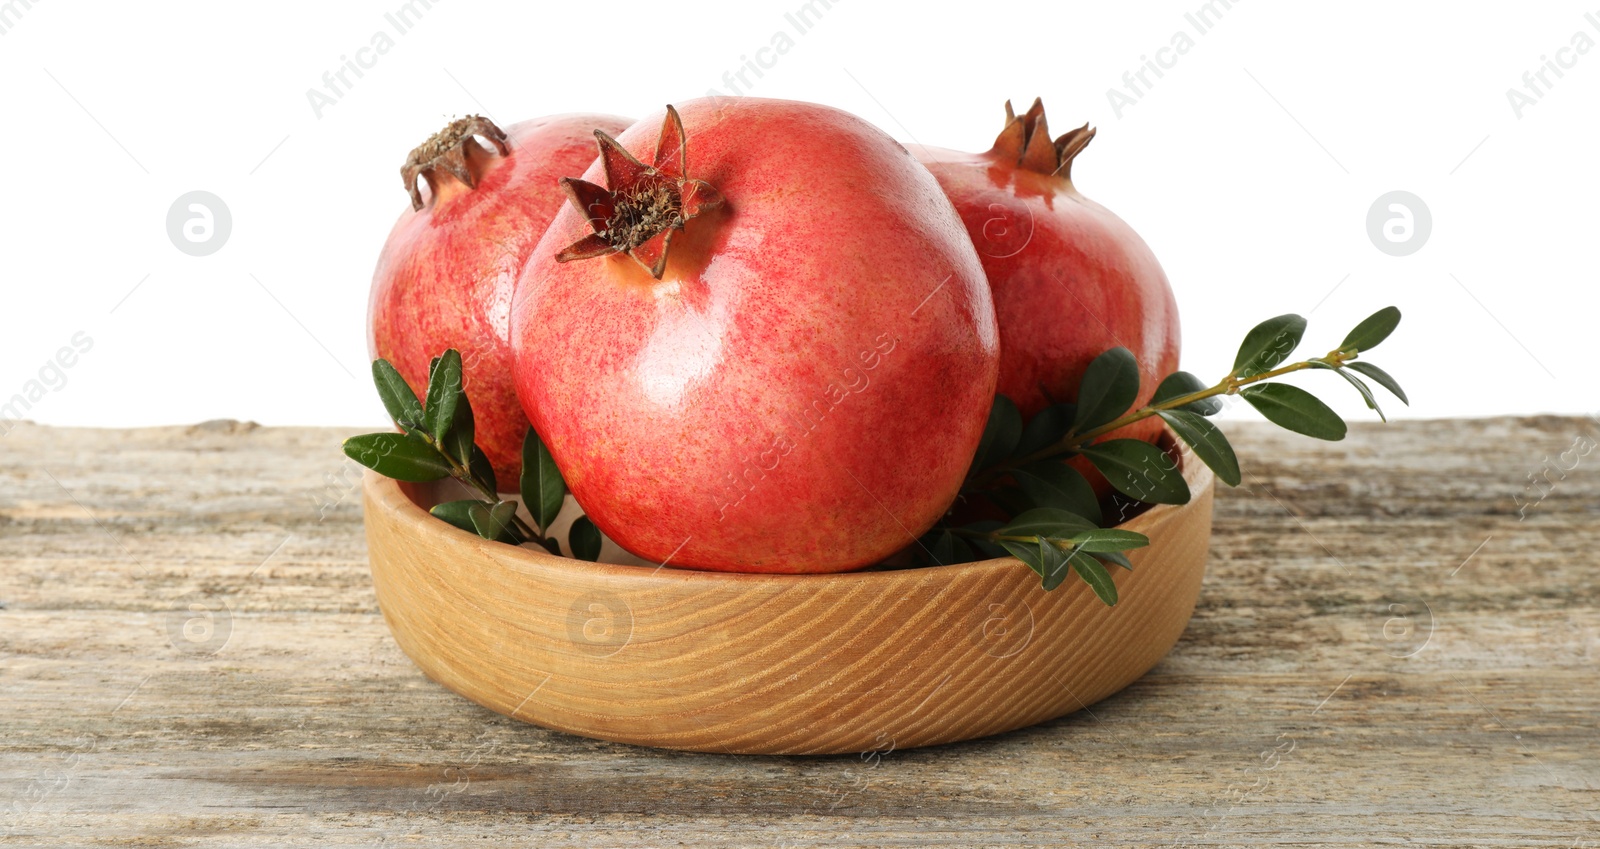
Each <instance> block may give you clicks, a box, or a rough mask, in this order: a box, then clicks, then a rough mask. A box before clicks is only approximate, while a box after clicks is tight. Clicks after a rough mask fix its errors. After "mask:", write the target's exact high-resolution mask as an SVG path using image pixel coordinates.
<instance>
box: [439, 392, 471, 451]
mask: <svg viewBox="0 0 1600 849" xmlns="http://www.w3.org/2000/svg"><path fill="white" fill-rule="evenodd" d="M476 430H477V426H476V425H475V424H474V423H473V417H472V403H471V402H470V401H468V400H467V396H466V395H462V396H461V398H460V400H459V402H458V403H457V404H456V412H455V419H454V421H452V422H451V424H450V428H449V431H448V432H447V433H446V435H445V438H444V441H442V442H441V443H439V444H440V445H442V446H443V447H444V450H445V452H446V453H448V454H449V455H450V456H451V458H452V459H454V460H455V461H456V462H457V463H460V464H462V465H463V466H468V467H469V468H470V466H471V464H472V451H473V449H474V448H475V447H476V446H475V445H473V440H474V439H475V438H476V436H477V434H476Z"/></svg>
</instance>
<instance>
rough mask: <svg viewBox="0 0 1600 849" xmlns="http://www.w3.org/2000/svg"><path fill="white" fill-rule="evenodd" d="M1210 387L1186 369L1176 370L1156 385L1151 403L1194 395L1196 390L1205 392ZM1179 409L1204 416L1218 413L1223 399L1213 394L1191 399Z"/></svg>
mask: <svg viewBox="0 0 1600 849" xmlns="http://www.w3.org/2000/svg"><path fill="white" fill-rule="evenodd" d="M1210 388H1211V387H1209V386H1207V385H1206V384H1205V382H1204V381H1202V380H1201V379H1200V378H1198V377H1195V376H1194V375H1192V374H1190V373H1188V372H1186V371H1175V372H1173V373H1172V374H1169V375H1167V376H1166V377H1165V378H1163V379H1162V381H1161V385H1160V386H1157V387H1156V394H1155V395H1153V396H1151V398H1150V403H1151V404H1161V403H1164V402H1166V401H1171V400H1172V399H1174V398H1179V397H1182V396H1184V395H1193V394H1194V393H1196V392H1203V391H1205V390H1207V389H1210ZM1177 409H1180V410H1188V411H1190V412H1192V413H1199V414H1200V415H1202V416H1211V415H1216V414H1217V413H1219V412H1221V411H1222V399H1221V398H1218V397H1217V396H1215V395H1213V396H1211V397H1210V398H1201V399H1200V400H1198V401H1191V402H1189V403H1188V404H1184V405H1183V406H1182V407H1178V408H1177Z"/></svg>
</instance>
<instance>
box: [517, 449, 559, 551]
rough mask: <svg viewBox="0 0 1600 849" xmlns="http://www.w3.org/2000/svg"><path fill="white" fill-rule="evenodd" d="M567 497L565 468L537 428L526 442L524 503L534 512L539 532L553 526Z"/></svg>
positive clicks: (523, 483)
mask: <svg viewBox="0 0 1600 849" xmlns="http://www.w3.org/2000/svg"><path fill="white" fill-rule="evenodd" d="M566 497H567V482H566V481H564V480H562V479H561V470H560V469H558V468H556V460H555V458H554V457H552V456H550V449H549V448H547V447H545V444H544V440H542V439H540V438H539V434H538V433H536V432H535V431H534V429H533V428H531V427H530V428H528V435H527V437H526V438H524V439H523V441H522V503H523V504H526V505H528V512H530V513H532V514H533V523H534V524H536V525H538V526H539V532H540V533H544V532H545V531H546V530H548V529H549V527H550V523H552V522H554V521H555V520H556V515H557V514H559V513H560V512H561V503H562V502H563V501H564V500H565V499H566Z"/></svg>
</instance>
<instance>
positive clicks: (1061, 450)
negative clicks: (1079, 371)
mask: <svg viewBox="0 0 1600 849" xmlns="http://www.w3.org/2000/svg"><path fill="white" fill-rule="evenodd" d="M1356 356H1357V355H1356V353H1355V352H1354V351H1347V350H1343V349H1335V350H1332V351H1329V352H1328V353H1327V354H1326V355H1325V356H1322V357H1318V358H1316V359H1311V360H1302V361H1301V362H1297V363H1290V364H1289V365H1286V366H1279V367H1278V368H1275V369H1272V370H1271V371H1264V372H1262V373H1260V374H1253V375H1249V376H1248V377H1239V375H1238V373H1237V372H1232V373H1230V374H1229V375H1228V376H1227V377H1224V378H1223V379H1222V380H1221V381H1219V382H1218V383H1217V384H1216V385H1215V386H1212V387H1210V388H1208V389H1202V390H1200V391H1198V392H1191V393H1189V394H1187V395H1179V396H1178V397H1176V398H1171V399H1168V400H1166V401H1162V402H1161V403H1159V404H1149V405H1146V406H1144V407H1140V408H1139V409H1137V410H1134V411H1132V412H1129V413H1125V414H1124V415H1122V416H1121V417H1120V418H1117V419H1113V420H1112V421H1109V422H1106V423H1105V424H1103V425H1101V426H1099V427H1097V428H1093V429H1091V430H1087V431H1084V432H1083V433H1069V434H1067V435H1066V436H1064V437H1062V438H1061V441H1059V442H1057V443H1055V444H1054V445H1049V446H1046V447H1044V448H1041V449H1039V450H1038V451H1035V452H1033V453H1032V454H1029V455H1027V456H1024V457H1018V458H1015V459H1011V460H1003V461H1001V462H999V463H996V464H995V465H993V466H990V467H989V468H987V469H984V470H983V471H981V472H979V473H977V474H976V475H974V476H972V478H970V479H969V480H968V481H967V488H972V489H981V488H983V487H985V486H988V485H989V484H991V483H994V482H995V480H997V479H998V478H1000V477H1003V476H1004V475H1005V474H1006V473H1007V472H1010V471H1011V470H1012V469H1016V468H1020V467H1022V466H1026V465H1028V464H1029V463H1033V462H1037V461H1039V460H1044V459H1048V458H1050V457H1054V456H1057V455H1059V454H1066V453H1069V452H1071V451H1074V450H1076V449H1077V448H1078V447H1079V446H1081V445H1083V444H1085V443H1087V442H1090V441H1092V440H1095V439H1099V438H1100V437H1102V436H1105V435H1106V434H1108V433H1111V432H1112V431H1115V430H1119V429H1121V428H1124V427H1127V426H1128V425H1130V424H1133V423H1134V422H1137V421H1142V420H1144V419H1147V418H1150V417H1151V416H1154V415H1158V414H1159V413H1161V412H1162V411H1163V410H1175V409H1178V408H1179V407H1183V406H1186V405H1188V404H1193V403H1194V402H1196V401H1203V400H1205V399H1206V398H1211V397H1214V396H1217V395H1236V394H1238V392H1239V390H1240V389H1241V388H1242V387H1245V386H1249V385H1250V384H1252V383H1260V382H1261V381H1264V380H1271V379H1272V378H1275V377H1282V376H1283V375H1286V374H1289V373H1290V372H1296V371H1302V370H1304V369H1308V368H1321V367H1324V366H1332V367H1333V368H1336V369H1337V368H1339V367H1341V366H1343V365H1344V363H1345V362H1346V361H1348V360H1353V359H1355V358H1356Z"/></svg>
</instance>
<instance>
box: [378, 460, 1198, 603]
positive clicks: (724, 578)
mask: <svg viewBox="0 0 1600 849" xmlns="http://www.w3.org/2000/svg"><path fill="white" fill-rule="evenodd" d="M1164 436H1165V438H1164V439H1163V444H1165V443H1166V442H1167V441H1168V440H1173V436H1172V432H1171V429H1170V428H1165V434H1164ZM1173 443H1174V444H1175V445H1177V446H1179V447H1180V448H1181V449H1182V450H1180V453H1179V455H1178V462H1179V465H1180V468H1182V470H1183V479H1184V482H1185V483H1187V484H1188V485H1189V491H1190V499H1189V501H1188V503H1185V504H1155V505H1152V506H1151V507H1150V508H1149V509H1147V510H1145V511H1144V512H1142V513H1140V514H1139V515H1137V516H1134V517H1133V518H1131V519H1128V520H1127V521H1125V522H1122V523H1121V524H1118V525H1114V526H1113V527H1115V528H1117V529H1120V530H1132V531H1138V532H1140V533H1143V534H1144V535H1145V536H1154V534H1155V532H1156V531H1158V530H1159V529H1160V528H1161V527H1162V526H1163V525H1166V524H1167V523H1168V522H1169V521H1170V520H1171V518H1172V517H1173V516H1174V515H1176V514H1177V513H1178V511H1180V510H1185V509H1190V508H1192V507H1193V506H1194V505H1195V504H1197V503H1198V502H1199V501H1200V499H1199V498H1198V495H1199V493H1200V492H1201V491H1202V490H1205V489H1210V488H1212V487H1214V486H1215V485H1216V475H1215V474H1214V473H1213V472H1212V471H1211V469H1210V468H1209V467H1207V466H1206V464H1205V463H1202V462H1198V461H1197V460H1196V459H1195V458H1194V455H1193V452H1191V451H1189V450H1187V449H1186V448H1182V443H1181V442H1176V440H1173ZM425 485H426V484H415V483H406V482H402V481H397V480H394V479H392V478H388V477H384V476H383V475H380V474H378V473H377V472H374V471H372V470H370V469H368V470H366V471H365V474H364V475H363V479H362V486H363V488H364V489H365V490H366V493H367V497H368V498H369V499H370V500H371V502H372V503H374V504H375V505H377V506H378V507H380V508H382V509H384V510H387V511H390V512H392V513H394V514H395V519H396V520H397V521H401V522H405V523H406V524H409V525H416V526H419V528H421V529H422V530H420V531H419V532H422V533H429V532H432V533H442V534H445V535H446V536H447V537H448V535H451V534H455V535H458V536H456V538H455V540H454V544H457V545H460V544H475V545H479V546H480V547H481V548H482V549H483V551H484V553H485V554H486V555H488V556H490V557H492V559H494V560H495V561H496V562H498V563H499V564H501V565H503V566H506V567H509V568H512V569H514V570H515V571H518V572H525V573H530V574H531V573H542V574H544V575H549V574H550V573H551V572H552V571H554V572H557V573H562V574H567V575H571V576H573V577H575V578H577V579H580V580H586V581H597V580H611V581H619V582H629V583H638V582H647V583H656V582H662V583H691V584H692V583H702V584H704V585H707V586H711V585H719V586H725V585H727V584H729V583H744V584H756V585H760V584H771V585H779V584H792V583H793V582H795V581H833V582H853V583H860V584H863V585H871V584H874V583H883V584H892V583H895V582H904V581H907V580H915V581H923V580H928V579H931V578H937V577H939V576H952V575H953V573H955V572H956V571H958V570H966V571H968V572H976V571H985V570H988V571H998V570H1000V569H1016V568H1019V567H1020V568H1022V569H1028V567H1027V565H1026V564H1024V563H1022V561H1020V560H1018V559H1017V558H1015V557H996V558H991V559H988V560H974V561H971V562H968V563H951V564H948V565H941V566H920V567H915V568H909V569H873V568H871V567H868V568H867V569H864V570H856V571H852V572H810V573H791V572H725V571H715V570H708V569H693V568H688V567H679V566H673V567H671V568H667V565H666V564H665V563H663V564H660V565H657V566H633V565H627V564H621V563H597V562H589V561H587V560H578V559H577V558H573V557H564V556H561V555H556V554H551V553H549V552H548V551H545V550H544V549H542V548H540V547H538V546H536V545H534V544H533V543H526V544H523V545H511V544H508V543H502V542H493V541H491V540H485V539H483V538H482V537H480V536H478V535H477V534H474V533H471V532H468V531H465V530H462V529H461V528H457V527H456V526H454V525H452V524H450V523H449V522H445V521H443V520H442V519H439V518H438V517H437V516H434V515H433V514H432V513H429V512H428V511H427V510H425V509H423V507H422V506H421V505H420V504H418V503H417V501H416V500H415V499H414V498H413V496H412V492H414V491H416V490H418V489H419V488H420V487H422V486H425ZM489 546H493V548H490V547H489ZM1029 571H1031V570H1029Z"/></svg>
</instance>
